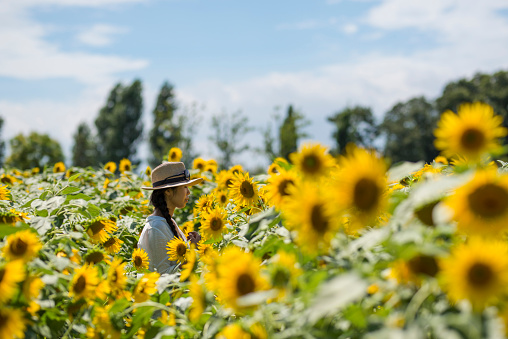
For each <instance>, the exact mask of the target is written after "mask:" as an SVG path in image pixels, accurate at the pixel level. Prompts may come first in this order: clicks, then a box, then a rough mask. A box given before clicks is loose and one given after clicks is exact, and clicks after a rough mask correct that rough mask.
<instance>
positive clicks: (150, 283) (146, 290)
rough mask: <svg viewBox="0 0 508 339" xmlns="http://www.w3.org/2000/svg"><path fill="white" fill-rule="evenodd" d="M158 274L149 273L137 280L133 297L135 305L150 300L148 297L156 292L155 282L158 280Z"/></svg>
mask: <svg viewBox="0 0 508 339" xmlns="http://www.w3.org/2000/svg"><path fill="white" fill-rule="evenodd" d="M159 277H160V274H159V273H157V272H151V273H147V274H145V275H143V276H142V277H141V279H139V281H138V283H137V284H136V287H135V288H134V292H133V296H134V300H135V301H136V302H137V303H141V302H144V301H147V300H148V299H150V296H151V295H152V294H154V293H155V292H157V285H156V284H157V280H159Z"/></svg>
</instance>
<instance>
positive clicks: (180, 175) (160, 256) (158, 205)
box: [138, 162, 203, 274]
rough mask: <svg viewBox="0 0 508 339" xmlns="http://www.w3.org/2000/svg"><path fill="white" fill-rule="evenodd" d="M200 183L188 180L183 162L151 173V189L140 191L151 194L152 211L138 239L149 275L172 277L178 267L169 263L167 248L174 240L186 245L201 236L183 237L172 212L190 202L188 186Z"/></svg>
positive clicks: (192, 233) (198, 179) (165, 164)
mask: <svg viewBox="0 0 508 339" xmlns="http://www.w3.org/2000/svg"><path fill="white" fill-rule="evenodd" d="M201 181H203V179H202V178H197V179H192V180H191V179H190V174H189V171H188V170H186V169H185V165H184V164H183V163H182V162H166V163H163V164H161V165H159V166H157V167H156V168H154V169H153V171H152V187H141V188H142V189H145V190H151V191H153V192H152V195H151V197H150V202H151V204H152V205H153V206H154V211H153V213H152V214H151V215H149V216H148V218H146V224H145V226H144V227H143V231H142V232H141V235H140V236H139V241H138V248H142V249H143V250H145V252H146V253H147V254H148V258H149V259H150V266H149V268H148V269H149V270H150V271H157V272H159V273H160V274H162V273H171V272H172V271H173V270H174V269H175V268H176V266H177V262H176V261H170V260H169V255H168V254H167V249H166V246H167V244H168V242H169V241H170V240H172V239H173V238H174V237H178V238H180V239H182V240H184V241H185V242H188V241H190V242H192V243H197V242H198V241H199V240H201V236H200V235H199V234H198V233H197V232H189V236H188V238H187V239H186V238H185V234H184V233H183V232H182V231H181V230H180V228H178V225H177V224H176V222H175V221H174V220H173V218H172V215H173V212H174V211H175V208H184V207H185V205H186V204H187V202H188V201H189V195H190V190H189V188H188V187H189V186H194V185H196V184H199V183H200V182H201Z"/></svg>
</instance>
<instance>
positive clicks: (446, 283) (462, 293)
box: [440, 237, 508, 311]
mask: <svg viewBox="0 0 508 339" xmlns="http://www.w3.org/2000/svg"><path fill="white" fill-rule="evenodd" d="M440 266H441V269H442V271H441V279H442V280H441V281H442V284H443V287H444V290H445V291H446V293H447V294H448V297H449V298H450V300H451V301H452V302H457V301H459V300H462V299H469V301H471V304H472V305H473V308H474V309H475V310H478V311H481V310H483V308H484V307H486V306H488V305H491V304H494V303H496V302H497V301H498V300H499V298H502V297H503V296H505V294H506V285H507V284H508V245H507V244H506V243H505V242H501V241H497V240H486V239H481V238H477V237H472V238H470V239H469V242H468V243H467V244H460V245H458V246H457V247H455V248H454V249H452V252H451V255H450V256H449V257H448V258H445V259H444V260H443V261H442V262H441V265H440Z"/></svg>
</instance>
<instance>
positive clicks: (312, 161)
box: [289, 143, 335, 180]
mask: <svg viewBox="0 0 508 339" xmlns="http://www.w3.org/2000/svg"><path fill="white" fill-rule="evenodd" d="M289 159H290V160H291V162H292V163H293V164H294V165H295V168H296V169H297V171H298V172H299V173H302V174H303V176H304V178H306V179H313V180H314V179H319V178H321V177H323V176H325V175H326V174H328V172H329V171H330V169H331V168H332V167H333V166H334V164H335V161H334V159H333V157H332V156H331V155H329V154H328V153H327V149H326V147H324V146H321V145H320V144H317V143H307V144H304V145H303V146H302V147H300V149H299V151H298V152H297V153H292V154H290V155H289Z"/></svg>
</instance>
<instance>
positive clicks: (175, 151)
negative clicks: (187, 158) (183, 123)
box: [168, 147, 182, 162]
mask: <svg viewBox="0 0 508 339" xmlns="http://www.w3.org/2000/svg"><path fill="white" fill-rule="evenodd" d="M180 159H182V150H181V149H179V148H178V147H172V148H171V149H170V150H169V152H168V161H170V162H178V161H180Z"/></svg>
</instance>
